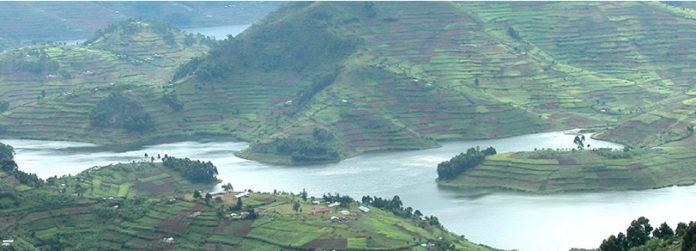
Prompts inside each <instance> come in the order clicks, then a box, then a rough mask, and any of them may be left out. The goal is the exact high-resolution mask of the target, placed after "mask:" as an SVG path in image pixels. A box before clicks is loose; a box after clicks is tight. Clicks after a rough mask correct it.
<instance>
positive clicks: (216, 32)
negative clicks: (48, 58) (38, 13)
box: [0, 24, 251, 54]
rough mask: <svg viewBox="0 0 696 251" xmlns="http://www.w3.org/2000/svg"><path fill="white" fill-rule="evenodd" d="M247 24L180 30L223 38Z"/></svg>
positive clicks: (81, 40)
mask: <svg viewBox="0 0 696 251" xmlns="http://www.w3.org/2000/svg"><path fill="white" fill-rule="evenodd" d="M249 26H251V24H237V25H221V26H210V27H197V28H183V29H181V30H182V31H184V32H188V33H193V34H198V33H200V34H202V35H205V36H210V37H213V38H215V39H216V40H224V39H226V38H227V35H232V36H236V35H237V34H239V33H242V31H244V30H246V29H247V28H249ZM85 41H87V39H84V38H82V39H69V40H56V41H54V42H55V43H65V44H66V45H77V44H80V43H84V42H85ZM2 53H5V51H3V52H2ZM2 53H0V54H2Z"/></svg>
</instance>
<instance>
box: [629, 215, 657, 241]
mask: <svg viewBox="0 0 696 251" xmlns="http://www.w3.org/2000/svg"><path fill="white" fill-rule="evenodd" d="M649 221H650V220H648V219H647V218H645V217H643V216H641V217H640V218H638V219H637V220H634V221H632V222H631V226H629V227H628V229H626V240H627V241H628V247H629V248H632V247H638V246H641V245H643V244H645V242H646V241H648V239H650V233H651V232H652V230H653V227H652V226H650V223H649Z"/></svg>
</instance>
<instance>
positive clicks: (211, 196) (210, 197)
mask: <svg viewBox="0 0 696 251" xmlns="http://www.w3.org/2000/svg"><path fill="white" fill-rule="evenodd" d="M212 198H213V195H211V194H210V193H206V194H205V204H208V203H210V199H212Z"/></svg>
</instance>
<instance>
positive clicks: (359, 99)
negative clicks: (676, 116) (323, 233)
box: [175, 3, 696, 163]
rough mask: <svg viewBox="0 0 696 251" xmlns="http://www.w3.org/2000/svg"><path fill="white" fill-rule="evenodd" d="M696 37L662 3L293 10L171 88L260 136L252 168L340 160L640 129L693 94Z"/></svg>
mask: <svg viewBox="0 0 696 251" xmlns="http://www.w3.org/2000/svg"><path fill="white" fill-rule="evenodd" d="M537 5H541V6H537ZM540 7H543V8H541V10H539V8H540ZM538 11H541V13H539V12H538ZM558 13H564V14H562V15H561V14H558ZM566 14H569V15H570V16H569V17H568V15H566ZM634 19H639V20H640V22H639V23H630V21H629V20H634ZM674 24H677V26H672V25H674ZM694 25H696V22H695V21H694V20H693V19H690V18H688V17H685V16H684V15H683V14H681V13H677V12H675V11H673V10H671V9H670V8H669V6H667V5H664V4H660V3H291V4H287V5H285V6H283V7H281V8H280V9H279V10H277V11H275V12H273V13H272V14H270V15H269V16H267V17H266V18H264V19H263V20H261V21H260V22H259V23H258V24H256V25H254V26H253V27H251V28H250V29H249V30H248V31H247V32H245V33H244V34H242V35H240V36H239V37H237V38H235V39H234V40H231V41H225V42H224V43H222V44H221V45H220V46H219V47H217V48H214V49H213V50H212V51H211V53H209V54H208V55H207V56H206V57H203V58H200V59H197V60H194V61H192V62H190V63H189V64H187V65H185V66H184V67H182V68H181V69H180V70H179V72H178V73H177V74H176V76H175V80H176V81H177V82H178V83H179V85H177V87H176V88H177V90H181V91H182V92H181V93H187V94H186V95H192V96H200V95H203V96H205V97H220V98H210V99H208V100H209V101H210V102H212V103H208V104H209V106H215V107H219V108H218V109H220V110H222V111H224V110H225V109H227V110H232V111H234V115H233V116H231V118H230V119H229V125H230V126H231V127H232V128H235V131H244V132H249V131H250V132H251V134H253V135H259V136H263V137H262V138H260V139H259V138H255V139H254V142H252V143H253V144H252V147H251V148H250V149H249V150H248V151H246V152H245V153H242V155H244V156H247V157H251V158H257V159H263V160H266V161H277V162H285V163H288V162H295V163H299V162H312V161H331V160H336V159H338V158H343V157H346V156H352V155H354V154H357V153H361V152H365V151H373V150H388V149H389V150H391V149H413V148H422V147H429V146H432V145H434V141H435V140H451V139H478V138H493V137H504V136H510V135H518V134H523V133H530V132H535V131H541V130H550V129H557V128H574V127H606V126H611V125H616V124H618V123H622V122H623V121H628V120H629V119H630V118H632V117H634V116H635V115H636V114H642V113H645V112H647V111H650V110H653V109H657V108H659V107H663V104H664V102H669V100H672V99H676V100H679V99H680V98H679V96H678V94H679V93H681V92H684V91H686V90H688V89H689V88H690V85H689V81H690V78H689V77H688V76H690V75H689V74H683V73H685V72H688V71H690V70H691V69H692V67H691V64H692V61H691V60H690V59H688V58H677V57H678V56H677V55H678V53H677V52H679V51H683V50H688V48H689V47H688V46H685V44H688V43H690V42H689V41H691V40H692V36H687V35H682V34H681V33H680V32H681V31H682V30H684V29H687V27H693V26H694ZM544 27H549V28H544ZM600 27H601V28H600ZM608 34H618V35H613V36H608ZM675 38H676V39H675ZM657 41H659V42H657ZM193 88H198V90H199V92H198V93H195V94H193V93H192V92H191V91H188V90H191V89H193ZM188 93H191V94H188ZM223 97H227V98H225V99H223ZM191 99H194V98H191ZM196 101H197V102H206V101H204V100H200V98H198V99H197V100H196ZM223 107H227V108H223ZM324 132H328V133H324ZM322 134H325V135H328V136H326V137H321V136H317V135H322ZM290 146H293V147H290ZM279 156H280V157H279Z"/></svg>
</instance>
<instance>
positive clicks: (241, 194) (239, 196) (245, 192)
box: [234, 191, 249, 199]
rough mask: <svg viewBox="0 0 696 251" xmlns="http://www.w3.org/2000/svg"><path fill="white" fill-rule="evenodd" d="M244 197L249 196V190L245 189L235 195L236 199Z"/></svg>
mask: <svg viewBox="0 0 696 251" xmlns="http://www.w3.org/2000/svg"><path fill="white" fill-rule="evenodd" d="M242 197H249V191H244V192H243V193H240V194H237V195H235V196H234V198H235V199H239V198H242Z"/></svg>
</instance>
